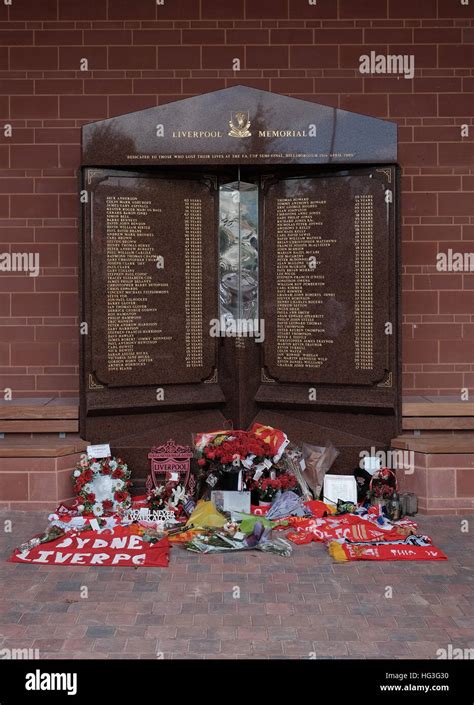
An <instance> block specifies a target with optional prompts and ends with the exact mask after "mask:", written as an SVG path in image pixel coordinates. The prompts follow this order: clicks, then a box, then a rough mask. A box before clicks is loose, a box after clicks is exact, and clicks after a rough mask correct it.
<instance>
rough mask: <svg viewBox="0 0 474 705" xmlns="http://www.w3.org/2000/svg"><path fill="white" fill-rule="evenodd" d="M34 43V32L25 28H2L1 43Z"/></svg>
mask: <svg viewBox="0 0 474 705" xmlns="http://www.w3.org/2000/svg"><path fill="white" fill-rule="evenodd" d="M32 44H33V32H32V31H31V30H25V29H0V45H1V46H4V47H7V46H18V45H20V46H25V45H26V46H28V45H32Z"/></svg>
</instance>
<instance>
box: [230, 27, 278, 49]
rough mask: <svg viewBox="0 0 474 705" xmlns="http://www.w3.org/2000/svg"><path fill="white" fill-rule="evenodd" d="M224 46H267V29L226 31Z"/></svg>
mask: <svg viewBox="0 0 474 705" xmlns="http://www.w3.org/2000/svg"><path fill="white" fill-rule="evenodd" d="M226 40H227V41H226V44H227V45H228V44H242V45H248V44H268V29H228V30H227V31H226Z"/></svg>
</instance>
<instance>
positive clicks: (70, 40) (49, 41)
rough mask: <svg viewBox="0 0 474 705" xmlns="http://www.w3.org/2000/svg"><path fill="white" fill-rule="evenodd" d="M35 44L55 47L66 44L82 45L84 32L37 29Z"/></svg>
mask: <svg viewBox="0 0 474 705" xmlns="http://www.w3.org/2000/svg"><path fill="white" fill-rule="evenodd" d="M35 44H36V45H37V46H53V47H57V46H64V45H65V44H82V32H81V31H80V30H78V29H37V30H36V31H35Z"/></svg>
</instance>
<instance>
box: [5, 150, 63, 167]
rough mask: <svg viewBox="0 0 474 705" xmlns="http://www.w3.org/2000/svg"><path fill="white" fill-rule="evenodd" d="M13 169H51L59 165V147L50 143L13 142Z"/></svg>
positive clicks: (11, 154)
mask: <svg viewBox="0 0 474 705" xmlns="http://www.w3.org/2000/svg"><path fill="white" fill-rule="evenodd" d="M10 160H11V168H12V169H50V168H52V167H57V166H58V148H57V147H55V146H54V145H49V144H34V145H33V144H28V145H22V144H12V146H11V148H10Z"/></svg>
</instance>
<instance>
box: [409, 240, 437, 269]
mask: <svg viewBox="0 0 474 705" xmlns="http://www.w3.org/2000/svg"><path fill="white" fill-rule="evenodd" d="M437 252H438V243H436V242H405V243H403V248H402V255H403V262H404V264H409V265H417V264H421V265H429V266H435V265H436V254H437Z"/></svg>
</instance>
